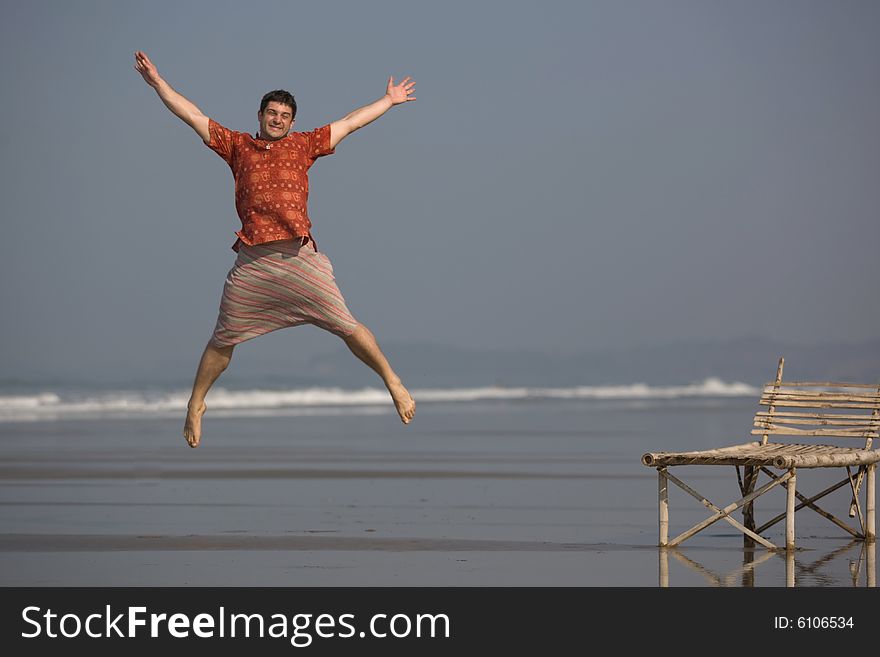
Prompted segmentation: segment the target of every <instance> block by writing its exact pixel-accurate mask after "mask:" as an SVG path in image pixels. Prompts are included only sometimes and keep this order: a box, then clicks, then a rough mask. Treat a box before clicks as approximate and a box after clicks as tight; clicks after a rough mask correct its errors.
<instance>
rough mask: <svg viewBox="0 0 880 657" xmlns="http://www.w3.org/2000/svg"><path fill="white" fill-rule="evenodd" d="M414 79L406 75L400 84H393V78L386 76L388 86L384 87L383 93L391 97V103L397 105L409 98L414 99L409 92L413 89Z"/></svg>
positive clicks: (409, 99)
mask: <svg viewBox="0 0 880 657" xmlns="http://www.w3.org/2000/svg"><path fill="white" fill-rule="evenodd" d="M415 86H416V81H415V80H411V79H410V78H409V77H408V76H407V77H406V78H405V79H404V80H403V82H401V83H400V84H394V78H393V77H390V78H388V86H387V87H386V88H385V95H386V96H388V97H389V98H390V99H391V104H392V105H399V104H400V103H406V102H409V101H411V100H415V99H416V97H415V96H411V95H410V94H412V93H413V91H415Z"/></svg>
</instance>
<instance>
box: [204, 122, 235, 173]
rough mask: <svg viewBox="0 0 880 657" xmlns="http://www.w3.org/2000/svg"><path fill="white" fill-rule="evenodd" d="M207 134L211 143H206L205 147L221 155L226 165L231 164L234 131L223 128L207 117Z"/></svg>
mask: <svg viewBox="0 0 880 657" xmlns="http://www.w3.org/2000/svg"><path fill="white" fill-rule="evenodd" d="M208 134H209V135H210V136H211V143H209V144H206V145H207V147H208V148H210V149H211V150H212V151H214V152H215V153H217V155H219V156H220V157H222V158H223V159H224V160H225V161H226V163H227V164H228V165H230V166H232V151H233V147H234V143H235V139H234V135H235V133H234V132H233V131H232V130H230V129H228V128H224V127H223V126H222V125H220V124H219V123H217V122H216V121H215V120H214V119H211V118H209V119H208Z"/></svg>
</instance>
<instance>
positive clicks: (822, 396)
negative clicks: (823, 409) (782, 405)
mask: <svg viewBox="0 0 880 657" xmlns="http://www.w3.org/2000/svg"><path fill="white" fill-rule="evenodd" d="M761 397H762V398H767V399H773V400H790V401H817V402H858V403H860V404H878V403H880V395H845V394H841V393H833V392H810V393H805V392H802V393H797V392H787V391H783V390H778V391H776V392H768V393H764V394H763V395H761Z"/></svg>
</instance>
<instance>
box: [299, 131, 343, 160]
mask: <svg viewBox="0 0 880 657" xmlns="http://www.w3.org/2000/svg"><path fill="white" fill-rule="evenodd" d="M306 136H307V137H308V140H309V157H310V158H311V159H312V160H316V159H318V158H319V157H323V156H324V155H333V153H335V152H336V149H335V148H330V125H329V124H327V125H325V126H323V127H321V128H316V129H315V130H312V131H311V132H307V133H306Z"/></svg>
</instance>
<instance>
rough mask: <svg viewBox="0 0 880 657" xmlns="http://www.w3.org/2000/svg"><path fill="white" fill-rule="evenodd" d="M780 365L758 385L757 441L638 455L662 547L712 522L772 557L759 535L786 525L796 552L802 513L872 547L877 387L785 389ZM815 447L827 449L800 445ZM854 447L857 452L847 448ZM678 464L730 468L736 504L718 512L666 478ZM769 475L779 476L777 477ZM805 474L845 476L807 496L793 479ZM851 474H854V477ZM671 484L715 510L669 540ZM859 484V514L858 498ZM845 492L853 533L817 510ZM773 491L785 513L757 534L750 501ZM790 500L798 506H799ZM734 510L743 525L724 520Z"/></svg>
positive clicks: (796, 385)
mask: <svg viewBox="0 0 880 657" xmlns="http://www.w3.org/2000/svg"><path fill="white" fill-rule="evenodd" d="M784 364H785V359H784V358H780V359H779V367H778V368H777V370H776V380H775V381H773V382H772V383H768V384H766V385H765V386H764V390H763V392H762V394H761V398H760V400H759V402H758V403H759V404H760V405H761V406H765V407H767V410H759V411H758V412H757V413H756V415H755V419H754V428H753V429H752V435H755V436H761V440H760V441H754V442H749V443H745V444H741V445H732V446H730V447H722V448H719V449H710V450H704V451H696V452H649V453H647V454H644V455H643V456H642V464H643V465H646V466H648V467H652V468H657V476H658V486H659V512H660V547H674V546H676V545H679V544H680V543H682V542H683V541H685V540H687V539H688V538H690V537H691V536H693V535H694V534H696V533H697V532H700V531H702V530H703V529H706V528H707V527H709V526H710V525H712V524H714V523H715V522H717V521H718V520H725V521H727V522H729V523H730V524H731V525H733V526H734V527H736V528H737V529H738V530H739V531H741V532H742V533H743V534H744V535H745V536H746V537H748V538H747V540H748V539H751V540H753V541H756V542H758V543H760V544H761V545H763V546H764V547H766V548H769V549H771V550H777V549H780V548H779V547H778V546H776V545H774V544H773V543H771V542H770V541H769V540H767V539H766V538H764V537H763V536H761V532H763V531H765V530H766V529H768V528H769V527H771V526H773V525H775V524H776V523H777V522H779V521H781V520H783V519H785V549H786V550H794V549H795V547H796V546H795V529H794V514H795V512H796V511H799V510H801V509H803V508H807V507H808V508H810V509H812V510H814V511H816V512H817V513H819V514H820V515H821V516H823V517H825V518H827V519H828V520H830V521H831V522H833V523H834V524H835V525H837V526H839V527H840V528H842V529H844V530H845V531H847V532H848V533H849V534H851V535H852V536H853V537H855V538H857V539H860V540H864V541H867V542H869V543H873V542H874V541H875V537H876V532H875V520H874V510H875V506H876V505H875V499H876V493H875V470H876V463H877V462H878V461H880V451H878V450H877V449H872V441H873V440H874V439H875V438H878V429H880V385H865V384H858V383H819V382H809V381H786V382H783V380H782V370H783V366H784ZM782 409H784V410H782ZM770 436H773V442H770V441H769V438H770ZM815 440H821V441H822V442H824V443H828V444H816V443H814V442H809V443H807V442H806V441H815ZM794 441H799V442H794ZM847 441H849V445H847ZM853 441H857V442H858V443H861V445H860V446H856V447H853V446H851V445H852V444H853ZM682 465H732V466H734V467H735V468H736V476H737V481H738V483H739V489H740V492H741V494H742V497H741V498H740V499H739V500H737V501H736V502H732V503H731V504H728V505H727V506H725V507H723V508H722V507H719V506H716V505H715V504H713V503H712V502H710V501H709V500H708V499H707V498H706V497H705V496H704V495H702V494H700V493H698V492H697V491H696V490H694V489H693V488H691V487H690V486H689V485H687V484H686V483H684V482H683V481H682V480H681V479H679V478H678V477H676V476H675V475H673V474H672V473H670V472H669V468H670V467H672V466H682ZM740 467H742V473H741V472H740ZM770 468H776V469H777V471H779V470H782V471H783V472H782V473H781V474H777V473H776V472H773V471H771V470H770ZM806 468H841V469H842V470H845V471H846V476H845V477H844V478H843V479H842V480H841V481H839V482H838V483H836V484H834V485H832V486H830V487H828V488H826V489H825V490H823V491H822V492H820V493H817V494H816V495H813V496H811V497H806V496H805V495H804V494H802V493H801V492H799V491H798V490H797V482H798V475H797V472H798V470H800V469H806ZM853 468H855V469H856V472H855V473H853ZM761 473H764V474H766V475H767V476H768V477H769V479H770V481H768V482H767V483H765V484H764V485H763V486H761V487H760V488H758V489H757V490H755V486H756V484H757V481H758V477H759V475H760V474H761ZM670 481H671V482H672V483H674V484H675V485H676V486H678V487H679V488H681V489H682V490H684V491H685V492H687V493H688V494H689V495H692V496H693V497H695V498H696V499H697V500H699V501H700V502H701V503H702V504H703V505H704V506H705V507H707V508H708V509H710V510H711V511H713V514H712V515H711V516H709V517H708V518H706V519H705V520H703V521H701V522H698V523H697V524H696V525H694V526H693V527H691V528H690V529H688V530H686V531H684V532H682V533H681V534H679V535H678V536H676V537H675V538H673V539H672V540H669V536H668V533H669V497H668V492H669V491H668V486H669V482H670ZM863 483H864V484H865V485H864V488H865V491H864V498H865V500H864V501H865V503H864V514H863V512H862V504H861V502H860V499H859V495H860V490H861V488H862V484H863ZM846 485H849V487H850V491H851V493H852V498H851V503H850V508H849V517H850V518H854V517H856V516H857V517H858V527H856V528H855V529H854V528H853V527H851V526H850V525H849V524H848V523H846V522H844V521H843V520H840V519H839V518H837V517H836V516H834V515H832V514H831V513H829V512H827V511H825V510H824V509H822V508H820V507H819V506H818V505H817V504H816V502H817V501H818V500H820V499H821V498H823V497H825V496H826V495H828V494H830V493H832V492H834V491H836V490H837V489H839V488H842V487H843V486H846ZM776 486H782V487H783V488H784V489H785V490H786V493H787V494H786V507H785V512H784V513H781V514H779V515H777V516H775V517H774V518H772V519H770V520H769V521H767V522H766V523H764V524H763V525H761V526H760V527H756V523H755V516H754V501H755V499H757V498H758V497H760V496H761V495H763V494H764V493H766V492H767V491H769V490H771V489H772V488H775V487H776ZM796 500H800V504H797V502H796ZM739 508H742V509H743V522H742V523H740V522H738V521H737V520H735V519H733V518H732V517H731V516H730V514H731V513H732V512H734V511H736V510H737V509H739Z"/></svg>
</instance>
